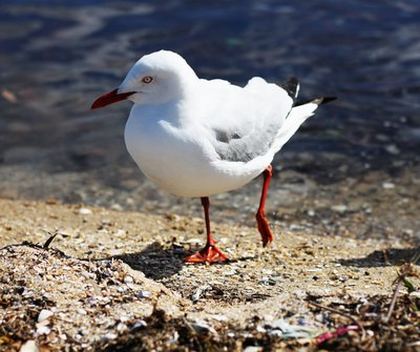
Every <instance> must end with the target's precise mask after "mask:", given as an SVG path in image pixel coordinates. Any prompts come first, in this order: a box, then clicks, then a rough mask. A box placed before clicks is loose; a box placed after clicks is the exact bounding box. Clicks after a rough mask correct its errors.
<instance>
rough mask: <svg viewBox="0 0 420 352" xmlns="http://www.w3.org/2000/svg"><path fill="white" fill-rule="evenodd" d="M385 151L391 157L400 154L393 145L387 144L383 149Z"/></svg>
mask: <svg viewBox="0 0 420 352" xmlns="http://www.w3.org/2000/svg"><path fill="white" fill-rule="evenodd" d="M385 150H386V151H387V152H388V153H389V154H392V155H398V154H400V150H399V149H398V147H397V146H396V145H395V144H388V145H387V146H386V147H385Z"/></svg>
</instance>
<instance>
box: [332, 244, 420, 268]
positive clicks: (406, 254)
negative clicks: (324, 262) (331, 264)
mask: <svg viewBox="0 0 420 352" xmlns="http://www.w3.org/2000/svg"><path fill="white" fill-rule="evenodd" d="M419 254H420V247H414V248H387V249H384V250H376V251H373V252H372V253H369V254H368V255H366V256H365V257H361V258H351V259H339V260H338V261H337V262H338V263H340V264H341V265H343V266H356V267H364V268H367V267H384V266H393V265H401V264H404V263H407V262H410V261H413V259H414V258H415V257H416V256H418V255H419Z"/></svg>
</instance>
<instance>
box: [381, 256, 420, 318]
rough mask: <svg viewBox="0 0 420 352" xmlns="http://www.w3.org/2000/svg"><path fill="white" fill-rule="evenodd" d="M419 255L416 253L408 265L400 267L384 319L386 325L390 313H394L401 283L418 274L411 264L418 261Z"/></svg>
mask: <svg viewBox="0 0 420 352" xmlns="http://www.w3.org/2000/svg"><path fill="white" fill-rule="evenodd" d="M419 255H420V253H416V254H415V255H414V256H413V258H411V261H410V262H408V263H405V264H403V265H402V266H401V270H400V271H399V272H398V277H397V278H396V279H395V281H394V284H396V286H395V289H394V293H393V294H392V299H391V304H390V305H389V309H388V313H387V315H386V317H385V318H384V322H385V323H387V322H388V321H389V319H391V316H392V313H393V312H394V308H395V303H396V302H397V296H398V292H399V291H400V286H401V282H403V281H404V280H406V278H407V276H417V277H418V273H416V271H415V269H414V266H413V263H414V264H415V263H416V262H417V260H418V259H419Z"/></svg>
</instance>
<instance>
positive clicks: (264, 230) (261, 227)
mask: <svg viewBox="0 0 420 352" xmlns="http://www.w3.org/2000/svg"><path fill="white" fill-rule="evenodd" d="M256 217H257V225H258V231H259V233H260V234H261V239H262V243H263V247H266V246H267V245H268V244H269V243H271V242H272V241H273V239H274V236H273V232H272V231H271V229H270V225H269V223H268V221H267V218H266V217H265V216H264V215H263V214H260V213H257V216H256Z"/></svg>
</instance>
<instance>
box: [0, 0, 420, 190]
mask: <svg viewBox="0 0 420 352" xmlns="http://www.w3.org/2000/svg"><path fill="white" fill-rule="evenodd" d="M161 48H165V49H171V50H175V51H177V52H178V53H180V54H182V55H183V56H184V57H185V58H186V59H187V61H188V62H189V63H190V64H191V65H192V66H193V67H194V68H195V70H196V71H197V73H198V74H199V75H200V76H203V77H206V78H216V77H217V78H223V79H227V80H230V81H232V82H234V83H237V84H245V83H246V82H247V80H248V79H249V78H250V77H251V76H253V75H260V76H263V77H265V78H266V79H268V80H271V81H274V82H281V81H284V80H286V79H287V78H288V77H289V76H297V77H298V78H299V79H300V81H301V94H302V98H303V99H306V98H311V97H314V96H317V95H333V96H338V98H339V100H337V102H336V103H334V104H331V105H329V106H325V107H322V109H320V111H319V113H317V116H316V117H314V118H312V119H311V120H310V121H308V122H307V123H306V124H305V125H304V126H303V128H302V129H301V130H300V132H299V134H298V135H297V136H296V137H295V138H294V139H293V141H292V143H290V144H288V145H287V146H286V147H285V149H284V153H283V154H282V155H281V156H279V161H280V162H283V163H284V164H285V165H286V166H287V167H289V168H292V169H293V168H295V169H296V170H299V171H301V172H315V171H316V170H318V171H319V172H322V170H323V169H326V168H328V167H330V166H331V165H333V166H334V165H335V164H334V162H331V160H332V159H331V155H333V156H334V158H335V159H334V160H337V158H338V160H339V164H340V165H342V164H346V165H347V166H349V167H348V168H347V170H348V172H350V173H351V172H363V170H365V169H369V168H382V169H389V168H404V167H407V166H409V165H411V164H413V163H418V161H419V155H418V154H419V153H418V151H419V148H420V98H419V97H420V3H419V2H418V1H417V0H399V1H396V0H394V1H391V0H389V1H388V0H383V1H362V0H347V1H336V0H334V1H333V0H312V1H300V2H298V1H274V0H273V1H268V0H263V1H261V0H258V1H192V0H191V1H179V0H172V1H163V0H161V1H134V0H133V1H127V0H125V1H81V0H80V1H46V0H45V1H29V0H20V1H16V0H14V1H8V2H6V1H2V2H1V3H0V68H1V69H0V85H1V86H0V89H1V91H3V92H4V90H7V91H8V92H12V93H13V94H14V96H15V97H16V100H17V102H15V103H13V102H11V101H10V99H3V98H0V99H1V102H0V168H1V167H4V166H9V165H26V164H27V165H31V164H34V165H35V164H36V167H38V168H42V169H45V170H46V171H47V172H51V173H59V172H65V171H69V170H73V171H76V172H78V171H83V172H90V171H92V174H95V172H97V170H98V169H100V168H102V167H103V168H106V167H108V166H109V165H126V166H127V167H129V168H134V166H133V164H132V162H131V160H130V159H129V157H128V155H127V154H126V151H125V149H124V144H123V141H122V131H123V126H124V123H125V117H126V116H127V113H128V109H129V104H128V103H123V104H120V105H118V106H115V107H112V108H110V109H107V110H99V111H97V112H91V111H89V106H90V104H91V102H92V101H93V100H94V98H95V97H96V96H98V95H99V94H101V93H102V92H105V91H108V90H110V89H112V88H114V87H115V86H116V85H117V84H118V83H119V81H120V80H121V79H122V77H123V76H124V74H125V73H126V71H127V70H128V68H129V67H130V66H131V64H132V63H133V62H135V61H136V60H137V59H138V58H139V57H140V56H142V55H143V54H146V53H148V52H151V51H155V50H158V49H161ZM31 148H32V149H33V150H34V152H33V153H31V151H30V149H31ZM22 150H24V152H22ZM28 150H29V151H28ZM302 152H305V153H306V154H309V155H310V156H312V157H313V159H309V161H308V159H307V158H306V159H305V160H306V161H305V160H303V161H302V160H301V159H299V155H300V153H302ZM311 160H312V161H311ZM308 163H309V164H308ZM323 163H325V167H324V166H323ZM315 166H316V167H315ZM334 167H335V166H334ZM314 170H315V171H314ZM329 174H330V175H331V172H330V173H329ZM95 175H96V174H95ZM344 176H345V175H344ZM95 177H96V176H95ZM119 177H120V176H118V175H117V176H115V177H114V178H113V179H112V181H109V182H111V183H115V185H118V183H119ZM105 178H106V177H105Z"/></svg>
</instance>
